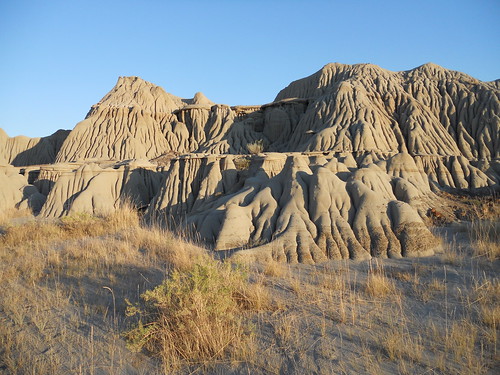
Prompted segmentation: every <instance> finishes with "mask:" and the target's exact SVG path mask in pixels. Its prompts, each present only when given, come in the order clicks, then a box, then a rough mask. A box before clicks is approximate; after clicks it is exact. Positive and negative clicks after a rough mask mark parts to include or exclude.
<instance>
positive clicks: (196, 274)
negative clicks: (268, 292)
mask: <svg viewBox="0 0 500 375" xmlns="http://www.w3.org/2000/svg"><path fill="white" fill-rule="evenodd" d="M248 285H249V284H248V283H247V282H246V281H245V278H244V275H243V273H242V272H241V271H239V269H233V268H232V267H231V265H230V264H224V263H219V262H216V261H214V260H209V259H207V258H205V259H204V260H203V261H202V262H201V261H198V262H195V263H193V264H192V266H191V267H190V269H188V270H184V271H179V270H174V272H173V273H172V274H171V275H170V276H169V277H168V278H167V279H166V280H165V281H164V282H163V283H162V284H160V285H159V286H157V287H156V288H154V289H153V290H149V291H146V292H145V293H143V294H142V296H141V298H142V300H143V301H144V302H145V304H144V306H140V305H138V304H135V305H134V304H131V303H129V306H128V308H127V315H128V316H135V315H139V316H140V319H139V322H138V323H137V325H136V326H135V327H134V328H132V329H131V330H129V331H128V332H127V333H126V337H127V338H128V339H129V341H130V342H131V345H132V347H133V348H134V349H136V350H142V349H146V350H147V351H148V352H150V353H152V354H154V355H157V356H159V357H160V358H161V359H162V362H163V364H164V367H165V373H170V372H171V371H172V370H175V369H178V368H179V366H180V365H181V364H187V365H193V364H194V365H204V366H207V365H209V364H213V362H214V361H220V360H223V359H224V358H230V359H236V360H241V359H245V355H247V353H248V347H250V345H251V343H250V340H251V337H252V335H251V329H250V326H249V325H248V323H245V320H244V315H243V312H244V311H245V310H246V309H247V308H249V307H251V306H254V305H256V306H260V303H259V302H255V301H252V300H251V298H252V297H255V295H252V293H248V292H247V289H248Z"/></svg>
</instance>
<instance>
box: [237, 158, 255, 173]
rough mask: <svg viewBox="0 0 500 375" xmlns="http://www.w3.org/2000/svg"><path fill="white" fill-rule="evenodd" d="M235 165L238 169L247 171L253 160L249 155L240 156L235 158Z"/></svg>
mask: <svg viewBox="0 0 500 375" xmlns="http://www.w3.org/2000/svg"><path fill="white" fill-rule="evenodd" d="M233 162H234V166H235V167H236V170H237V171H246V170H248V168H250V164H251V160H250V158H249V157H244V156H242V157H239V158H235V159H234V160H233Z"/></svg>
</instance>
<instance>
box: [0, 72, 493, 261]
mask: <svg viewBox="0 0 500 375" xmlns="http://www.w3.org/2000/svg"><path fill="white" fill-rule="evenodd" d="M499 116H500V90H499V86H498V82H481V81H478V80H476V79H474V78H472V77H469V76H467V75H466V74H463V73H460V72H455V71H450V70H447V69H444V68H442V67H440V66H438V65H435V64H431V63H429V64H425V65H422V66H420V67H418V68H416V69H413V70H409V71H404V72H390V71H387V70H384V69H382V68H380V67H377V66H375V65H371V64H357V65H344V64H337V63H335V64H328V65H326V66H324V67H323V68H322V69H321V70H319V71H318V72H316V73H314V74H313V75H311V76H309V77H306V78H303V79H300V80H297V81H295V82H292V83H291V84H290V85H288V86H287V87H286V88H284V89H283V90H281V91H280V92H279V93H278V95H277V96H276V99H275V100H274V101H273V102H272V103H268V104H264V105H259V106H238V107H230V106H227V105H223V104H215V103H213V102H212V101H210V100H209V99H208V98H206V97H205V96H204V95H203V94H202V93H196V94H195V95H194V98H192V99H181V98H178V97H176V96H174V95H171V94H169V93H167V92H165V91H164V90H163V89H162V88H161V87H158V86H156V85H154V84H152V83H149V82H146V81H144V80H142V79H140V78H138V77H120V78H119V80H118V82H117V84H116V86H115V87H114V88H113V89H112V90H111V91H110V92H109V93H108V94H107V95H106V96H104V98H102V99H101V101H99V102H98V103H97V104H96V105H94V106H92V108H91V109H90V111H89V113H88V114H87V116H86V118H85V119H84V120H83V121H82V122H80V123H78V124H77V125H76V126H75V128H74V129H73V130H72V131H71V132H65V131H58V132H57V133H55V134H53V135H51V136H49V137H45V138H35V139H30V138H27V137H15V138H9V137H8V136H7V135H6V134H5V133H4V132H3V131H0V163H2V165H3V166H2V167H1V169H0V179H1V180H2V181H4V183H2V184H1V187H0V194H1V196H2V197H4V198H3V199H2V205H1V206H0V209H9V208H11V207H20V206H25V207H31V208H32V210H33V211H34V212H35V213H36V214H39V215H42V216H45V217H61V216H64V215H69V214H73V213H76V212H87V213H91V214H102V213H106V212H109V211H110V210H113V209H115V207H117V205H118V204H119V202H120V201H121V200H123V199H130V200H132V202H134V204H135V205H136V206H137V207H138V208H139V209H143V210H145V215H146V218H151V219H153V218H154V220H158V219H159V220H160V221H162V222H163V223H165V225H168V224H169V223H175V225H182V226H186V227H188V228H190V230H193V231H195V232H197V233H198V234H199V237H200V238H201V239H202V240H203V241H205V242H206V243H207V244H208V245H209V246H211V247H212V248H213V249H214V250H215V251H221V252H225V253H226V252H227V253H228V254H229V253H230V254H234V256H237V257H243V258H245V259H262V258H273V259H275V260H278V261H287V262H304V263H313V262H321V261H324V260H327V259H331V258H334V259H345V258H352V259H366V258H370V257H391V258H399V257H405V256H423V255H429V254H432V253H433V252H434V251H436V250H438V248H439V245H438V242H436V241H435V238H434V236H433V235H432V234H431V232H430V231H429V229H428V228H427V226H426V220H425V219H426V213H427V212H428V210H429V209H430V208H432V207H435V206H436V205H439V201H440V200H441V199H442V198H440V196H439V194H437V193H439V192H440V191H442V190H445V191H454V190H457V189H458V190H463V189H466V190H471V191H489V190H496V189H498V186H499V182H500V161H499V160H500V117H499ZM6 181H11V182H10V183H7V182H6Z"/></svg>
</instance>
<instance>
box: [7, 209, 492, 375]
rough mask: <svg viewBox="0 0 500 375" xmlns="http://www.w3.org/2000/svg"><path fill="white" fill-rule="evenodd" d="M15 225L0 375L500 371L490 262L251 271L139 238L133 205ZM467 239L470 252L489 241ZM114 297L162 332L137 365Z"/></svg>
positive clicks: (148, 230)
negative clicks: (101, 213)
mask: <svg viewBox="0 0 500 375" xmlns="http://www.w3.org/2000/svg"><path fill="white" fill-rule="evenodd" d="M23 222H24V219H23V220H21V221H20V222H19V224H18V225H13V224H9V223H10V222H9V220H6V221H5V224H4V225H3V226H2V234H1V236H0V267H1V270H2V272H0V374H2V375H3V374H4V373H5V374H10V373H12V374H24V373H37V374H53V373H65V374H81V373H89V374H92V373H95V374H97V373H103V374H108V373H109V374H118V373H131V374H134V373H143V374H146V373H147V374H160V373H171V372H172V371H173V370H179V371H180V372H183V371H184V372H185V371H188V372H189V371H198V372H209V371H213V372H214V373H228V372H231V371H233V370H234V371H235V372H239V373H257V374H265V373H276V374H279V373H327V374H328V373H332V374H334V373H370V374H377V373H380V374H383V373H403V374H413V373H446V374H448V373H451V374H459V373H471V374H472V373H473V374H481V373H488V374H489V373H491V374H493V373H495V365H497V364H498V362H499V359H500V358H499V356H498V352H497V346H498V329H499V323H500V321H499V319H500V297H499V296H500V282H499V280H498V276H497V268H496V265H497V264H498V263H496V262H498V260H495V258H494V257H491V256H489V255H487V254H486V253H484V254H483V255H480V256H478V254H475V255H473V256H471V255H470V254H469V253H468V252H467V251H466V250H464V249H465V248H462V247H459V246H458V244H457V243H455V242H454V241H453V240H451V241H448V243H449V246H448V250H447V253H445V254H443V255H440V256H438V257H435V258H433V259H430V260H426V259H421V260H420V259H416V260H411V261H409V260H401V261H400V262H396V261H394V260H380V261H374V260H373V261H371V262H368V263H367V262H359V263H356V262H352V263H351V262H347V263H343V262H329V263H327V264H324V265H314V266H306V265H282V264H279V263H276V262H269V263H266V264H264V265H260V266H259V267H257V266H256V267H255V269H254V268H243V267H241V266H235V265H229V264H224V263H221V262H217V261H214V260H213V259H212V258H211V257H210V256H209V254H208V253H207V251H205V250H203V249H201V248H199V247H197V246H196V245H194V244H192V243H189V242H188V241H185V240H182V239H179V237H177V236H175V235H173V234H172V233H171V232H169V231H167V230H165V229H163V228H161V227H159V226H144V225H142V224H141V221H140V218H139V217H138V215H137V214H136V213H135V212H134V210H133V209H132V208H131V207H128V208H127V207H123V208H122V210H120V211H118V212H117V213H115V214H113V215H110V216H107V217H92V216H89V215H74V216H71V217H68V218H64V219H62V220H56V221H50V222H49V221H46V222H44V221H40V220H28V221H26V222H24V223H23ZM475 228H476V229H475V232H474V233H476V234H479V233H483V234H482V235H472V234H470V236H471V239H472V240H473V242H474V243H477V242H478V241H480V240H481V239H483V240H484V241H485V242H486V239H487V241H488V242H489V243H492V241H493V240H492V238H496V237H494V235H493V237H492V233H493V234H494V233H496V232H495V231H493V230H492V225H491V224H488V225H486V229H487V230H486V229H485V228H483V227H481V228H479V227H475ZM485 233H486V234H485ZM474 236H476V237H474ZM387 264H388V265H387ZM445 267H446V269H445ZM448 269H450V270H451V269H453V272H454V273H453V277H451V276H450V275H451V273H450V272H451V271H450V272H448V273H447V271H444V270H448ZM447 275H448V276H447ZM148 291H149V292H148ZM408 291H409V293H408ZM169 293H170V294H169ZM141 295H142V296H143V297H144V298H143V299H141ZM146 296H147V297H146ZM126 299H127V300H129V301H131V304H132V306H135V307H137V308H138V309H139V310H141V311H142V312H143V313H145V312H153V313H154V314H156V315H153V317H155V318H153V317H151V316H150V317H146V316H145V315H143V316H142V321H143V323H144V324H143V328H144V327H148V324H151V323H153V322H155V321H156V322H160V323H161V324H159V325H157V326H156V328H158V335H157V338H156V339H155V340H153V341H151V342H150V343H148V345H149V346H148V345H144V346H143V348H144V349H148V350H147V351H146V350H144V351H143V352H142V353H137V354H135V353H132V352H130V351H129V350H127V349H126V347H125V345H124V341H123V336H121V334H123V332H125V331H129V332H132V331H133V330H132V331H131V328H133V327H134V326H133V324H134V322H137V321H134V320H132V319H133V318H131V317H130V318H127V317H126V314H125V312H126V308H127V304H126V302H125V300H126ZM141 301H142V302H141ZM166 301H167V302H168V303H167V302H166ZM155 305H156V307H155ZM154 308H156V310H155V309H154ZM131 325H132V326H131ZM135 327H136V328H137V327H138V326H135ZM141 332H142V333H144V332H145V331H141V330H138V331H135V334H137V335H135V334H131V336H129V337H130V338H132V339H133V340H132V341H133V342H135V343H137V340H138V338H139V339H140V338H141ZM139 341H140V340H139ZM139 347H140V346H139ZM146 352H150V353H154V354H155V355H156V356H157V357H156V358H160V359H161V361H156V360H151V359H150V358H148V357H145V356H144V355H143V354H144V353H146ZM352 353H359V356H353V355H352ZM360 358H361V359H360Z"/></svg>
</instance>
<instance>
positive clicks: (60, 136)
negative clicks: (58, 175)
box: [0, 129, 70, 166]
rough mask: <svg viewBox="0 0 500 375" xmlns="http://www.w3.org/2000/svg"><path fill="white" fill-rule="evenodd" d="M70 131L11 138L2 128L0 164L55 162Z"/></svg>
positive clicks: (0, 133)
mask: <svg viewBox="0 0 500 375" xmlns="http://www.w3.org/2000/svg"><path fill="white" fill-rule="evenodd" d="M69 133H70V132H69V130H58V131H57V132H55V133H54V134H52V135H50V136H48V137H43V138H29V137H25V136H22V135H21V136H17V137H12V138H11V137H9V136H8V135H7V134H6V133H5V132H4V131H3V130H2V129H0V164H11V165H13V166H26V165H35V164H50V163H54V161H55V159H56V155H57V153H58V152H59V150H60V149H61V146H62V144H63V142H64V140H65V139H66V137H67V136H68V134H69Z"/></svg>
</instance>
